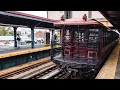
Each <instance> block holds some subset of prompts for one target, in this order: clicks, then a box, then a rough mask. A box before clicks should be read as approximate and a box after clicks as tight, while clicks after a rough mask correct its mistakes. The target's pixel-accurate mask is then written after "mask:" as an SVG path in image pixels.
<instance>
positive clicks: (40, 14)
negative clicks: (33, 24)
mask: <svg viewBox="0 0 120 90" xmlns="http://www.w3.org/2000/svg"><path fill="white" fill-rule="evenodd" d="M18 12H23V13H27V14H31V15H36V16H40V17H45V18H47V11H18ZM22 29H26V30H30V28H21V27H19V28H18V29H17V30H18V31H21V30H22ZM39 30H40V29H35V32H36V31H39Z"/></svg>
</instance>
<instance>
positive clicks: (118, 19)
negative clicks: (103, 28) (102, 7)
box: [100, 11, 120, 32]
mask: <svg viewBox="0 0 120 90" xmlns="http://www.w3.org/2000/svg"><path fill="white" fill-rule="evenodd" d="M100 13H101V14H102V15H103V16H104V17H105V18H106V19H107V20H108V21H109V22H110V23H111V24H112V25H113V28H115V29H118V31H119V32H120V11H100Z"/></svg>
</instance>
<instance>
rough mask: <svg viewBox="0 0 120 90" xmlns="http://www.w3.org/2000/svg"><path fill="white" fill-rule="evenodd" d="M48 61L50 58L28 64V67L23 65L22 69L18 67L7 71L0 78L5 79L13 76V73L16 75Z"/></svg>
mask: <svg viewBox="0 0 120 90" xmlns="http://www.w3.org/2000/svg"><path fill="white" fill-rule="evenodd" d="M48 62H50V60H46V61H43V62H38V63H36V64H33V65H30V66H28V67H24V68H22V69H19V70H16V71H12V72H9V73H7V74H3V75H0V79H7V78H10V77H13V76H15V75H18V74H20V73H23V72H26V71H29V70H31V69H34V68H36V67H38V66H40V65H43V64H45V63H48Z"/></svg>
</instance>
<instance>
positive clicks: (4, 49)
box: [0, 44, 46, 54]
mask: <svg viewBox="0 0 120 90" xmlns="http://www.w3.org/2000/svg"><path fill="white" fill-rule="evenodd" d="M45 46H46V45H44V44H37V45H35V47H34V48H43V47H45ZM28 49H31V45H21V46H20V48H18V47H14V46H7V45H6V46H0V54H3V53H10V52H14V51H21V50H28Z"/></svg>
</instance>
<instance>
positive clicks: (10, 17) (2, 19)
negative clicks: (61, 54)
mask: <svg viewBox="0 0 120 90" xmlns="http://www.w3.org/2000/svg"><path fill="white" fill-rule="evenodd" d="M54 22H55V20H52V19H48V18H43V17H39V16H35V15H30V14H25V13H21V12H17V11H0V25H4V26H16V27H35V26H36V27H43V28H53V23H54Z"/></svg>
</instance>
